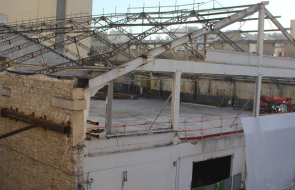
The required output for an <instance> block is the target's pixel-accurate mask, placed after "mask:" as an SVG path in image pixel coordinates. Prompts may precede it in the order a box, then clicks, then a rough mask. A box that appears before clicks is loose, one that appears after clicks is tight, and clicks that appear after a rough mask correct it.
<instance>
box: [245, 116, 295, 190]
mask: <svg viewBox="0 0 295 190" xmlns="http://www.w3.org/2000/svg"><path fill="white" fill-rule="evenodd" d="M242 125H243V129H244V133H245V144H246V166H247V176H246V189H247V190H268V189H279V188H282V187H285V186H287V185H290V184H293V183H294V182H295V113H286V114H276V115H269V116H260V117H245V118H242Z"/></svg>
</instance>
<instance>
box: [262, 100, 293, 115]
mask: <svg viewBox="0 0 295 190" xmlns="http://www.w3.org/2000/svg"><path fill="white" fill-rule="evenodd" d="M260 112H261V113H278V112H283V113H284V112H292V98H281V97H269V96H261V97H260Z"/></svg>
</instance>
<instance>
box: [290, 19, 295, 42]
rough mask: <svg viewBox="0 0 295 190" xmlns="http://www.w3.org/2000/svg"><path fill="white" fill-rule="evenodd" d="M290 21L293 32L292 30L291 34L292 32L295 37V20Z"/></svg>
mask: <svg viewBox="0 0 295 190" xmlns="http://www.w3.org/2000/svg"><path fill="white" fill-rule="evenodd" d="M290 22H291V23H290V26H291V32H290V34H291V36H292V37H293V38H295V20H291V21H290Z"/></svg>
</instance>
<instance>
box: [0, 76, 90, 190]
mask: <svg viewBox="0 0 295 190" xmlns="http://www.w3.org/2000/svg"><path fill="white" fill-rule="evenodd" d="M0 92H1V93H0V107H1V108H10V107H12V108H13V109H15V108H18V111H19V112H22V113H24V114H27V115H29V114H32V112H34V113H35V117H43V116H44V115H46V116H47V120H52V121H54V122H56V123H59V124H61V123H66V122H67V121H70V123H71V124H70V125H71V131H72V132H71V134H69V135H67V134H61V133H57V132H54V131H50V130H45V129H43V128H41V127H36V128H33V129H30V130H27V131H24V132H22V133H19V134H16V135H13V136H11V137H7V138H5V139H1V140H0V155H1V156H0V162H1V164H0V179H1V180H0V187H1V189H76V188H77V186H78V185H77V184H78V183H79V182H80V183H83V182H82V181H81V180H82V178H81V176H82V175H81V173H82V172H83V171H81V168H79V165H80V163H81V162H82V161H81V159H82V158H83V157H82V154H83V148H82V149H81V146H80V145H83V142H84V141H83V137H84V136H83V135H84V122H83V120H84V115H83V110H84V109H85V106H86V105H84V104H85V100H83V99H84V97H83V96H84V94H83V91H82V90H81V89H77V88H75V80H74V79H71V80H61V79H54V78H50V77H47V76H45V75H33V76H24V75H14V74H10V73H0ZM77 102H78V104H77ZM28 125H29V124H28V123H24V122H20V121H19V122H17V121H15V120H10V119H8V118H3V117H0V134H4V133H7V132H9V131H12V130H15V129H19V128H21V127H25V126H28ZM77 147H78V148H77Z"/></svg>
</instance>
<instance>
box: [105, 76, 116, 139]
mask: <svg viewBox="0 0 295 190" xmlns="http://www.w3.org/2000/svg"><path fill="white" fill-rule="evenodd" d="M113 87H114V86H113V81H110V82H109V86H108V96H107V105H106V107H107V113H106V114H107V117H106V124H105V126H106V134H107V135H108V134H111V133H112V111H113Z"/></svg>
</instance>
